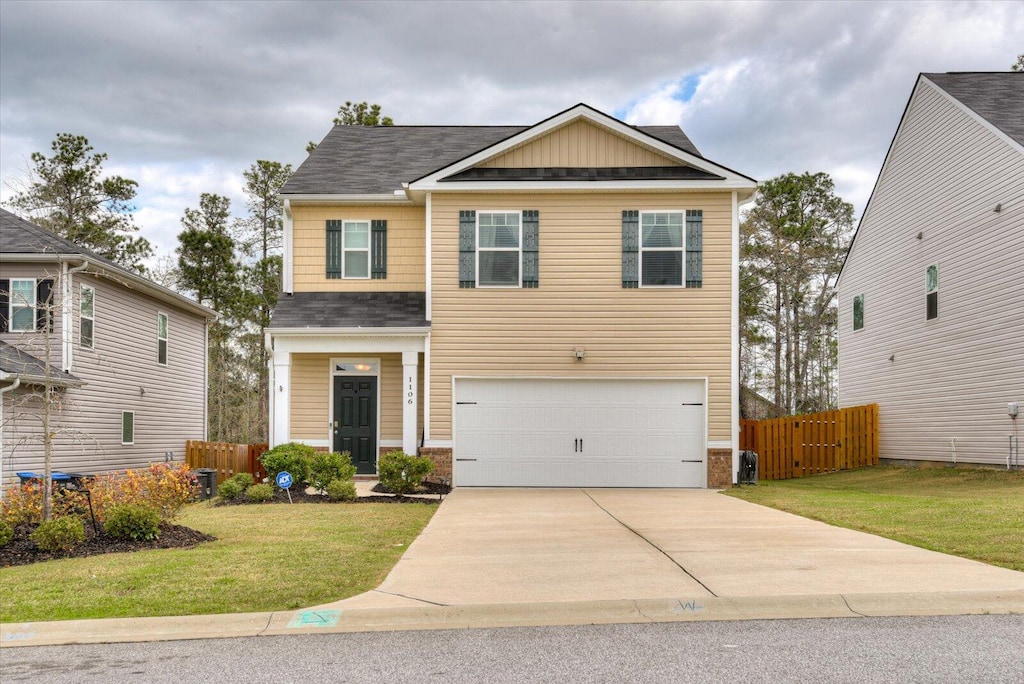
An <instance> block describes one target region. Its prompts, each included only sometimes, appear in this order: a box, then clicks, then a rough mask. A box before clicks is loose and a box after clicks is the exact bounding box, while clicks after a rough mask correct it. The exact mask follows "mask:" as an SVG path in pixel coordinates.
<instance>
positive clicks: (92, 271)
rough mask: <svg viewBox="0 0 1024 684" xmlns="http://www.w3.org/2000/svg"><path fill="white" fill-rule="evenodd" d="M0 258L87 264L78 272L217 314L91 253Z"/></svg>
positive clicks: (204, 314) (200, 313) (205, 313)
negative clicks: (101, 277)
mask: <svg viewBox="0 0 1024 684" xmlns="http://www.w3.org/2000/svg"><path fill="white" fill-rule="evenodd" d="M0 262H9V263H51V264H52V263H58V264H63V263H67V264H78V265H81V264H87V265H88V266H89V268H88V269H87V270H85V271H82V273H85V274H87V275H91V276H103V277H105V278H107V279H108V280H112V281H114V282H118V283H119V284H120V285H122V286H124V287H128V286H129V284H131V285H134V286H135V287H134V289H136V290H138V291H140V292H142V293H144V294H146V295H149V296H150V297H152V298H154V299H159V300H160V301H163V302H167V303H168V304H173V305H174V306H177V307H178V308H180V309H185V310H186V311H188V312H190V313H193V314H196V315H197V316H201V317H203V318H206V319H208V320H217V319H218V318H220V314H219V313H217V312H216V311H214V310H213V309H211V308H209V307H206V306H203V305H202V304H200V303H199V302H195V301H193V300H191V299H189V298H188V297H185V296H184V295H180V294H178V293H177V292H175V291H174V290H170V289H168V288H166V287H164V286H163V285H158V284H157V283H154V282H153V281H152V280H149V279H147V278H143V277H142V276H140V275H136V274H135V273H132V272H131V271H128V270H126V269H121V268H111V267H109V266H107V264H104V263H102V262H98V261H96V260H95V259H93V258H91V257H87V256H84V255H82V254H20V253H18V254H16V253H11V252H7V253H0Z"/></svg>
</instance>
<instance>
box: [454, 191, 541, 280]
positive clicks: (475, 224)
mask: <svg viewBox="0 0 1024 684" xmlns="http://www.w3.org/2000/svg"><path fill="white" fill-rule="evenodd" d="M539 250H540V212H539V211H537V210H536V209H527V210H525V211H480V212H478V211H476V210H473V209H463V210H462V211H460V212H459V287H468V288H473V287H477V286H478V285H479V286H480V287H523V288H535V287H539V285H540V259H539Z"/></svg>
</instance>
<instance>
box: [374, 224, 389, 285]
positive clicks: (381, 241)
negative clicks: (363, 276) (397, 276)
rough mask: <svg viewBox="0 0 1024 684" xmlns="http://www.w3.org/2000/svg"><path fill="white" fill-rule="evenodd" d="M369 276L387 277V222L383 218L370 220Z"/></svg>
mask: <svg viewBox="0 0 1024 684" xmlns="http://www.w3.org/2000/svg"><path fill="white" fill-rule="evenodd" d="M370 277H371V278H373V279H374V280H384V279H385V278H387V277H388V222H387V221H384V220H375V221H370Z"/></svg>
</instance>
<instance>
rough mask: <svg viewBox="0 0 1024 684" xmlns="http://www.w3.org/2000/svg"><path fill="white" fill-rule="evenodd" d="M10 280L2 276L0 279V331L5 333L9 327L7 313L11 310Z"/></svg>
mask: <svg viewBox="0 0 1024 684" xmlns="http://www.w3.org/2000/svg"><path fill="white" fill-rule="evenodd" d="M10 292H11V281H10V280H7V279H6V278H4V279H3V280H0V333H5V332H7V331H8V329H9V328H10V323H9V322H8V321H7V314H8V313H10V310H11V296H10Z"/></svg>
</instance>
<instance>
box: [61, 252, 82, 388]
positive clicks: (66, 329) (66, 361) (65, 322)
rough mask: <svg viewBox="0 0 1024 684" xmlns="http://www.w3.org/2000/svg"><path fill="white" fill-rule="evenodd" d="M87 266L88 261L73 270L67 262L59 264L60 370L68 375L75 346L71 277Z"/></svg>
mask: <svg viewBox="0 0 1024 684" xmlns="http://www.w3.org/2000/svg"><path fill="white" fill-rule="evenodd" d="M88 266H89V262H88V261H84V260H83V261H82V263H81V264H79V265H78V266H75V267H74V268H70V269H69V268H68V262H66V261H64V262H61V279H60V282H61V288H60V289H61V292H60V296H61V302H60V309H61V315H60V337H61V352H62V353H61V370H63V371H64V372H65V373H70V372H71V369H72V367H73V365H74V353H75V344H74V336H73V335H72V334H71V333H72V323H71V316H72V311H71V304H72V291H73V288H72V286H71V275H72V274H73V273H78V272H79V271H82V270H84V269H85V268H87V267H88Z"/></svg>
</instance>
